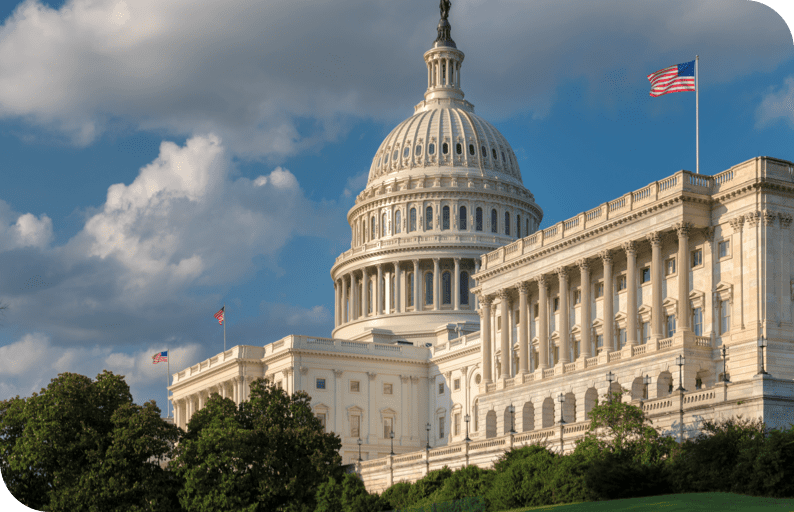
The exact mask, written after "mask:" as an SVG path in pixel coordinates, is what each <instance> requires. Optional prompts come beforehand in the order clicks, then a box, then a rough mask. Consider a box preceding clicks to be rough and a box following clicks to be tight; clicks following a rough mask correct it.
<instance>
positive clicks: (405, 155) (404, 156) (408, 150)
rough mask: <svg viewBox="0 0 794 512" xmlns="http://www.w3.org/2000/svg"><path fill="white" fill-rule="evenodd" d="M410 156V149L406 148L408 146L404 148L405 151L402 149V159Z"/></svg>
mask: <svg viewBox="0 0 794 512" xmlns="http://www.w3.org/2000/svg"><path fill="white" fill-rule="evenodd" d="M410 154H411V148H410V147H408V146H405V149H403V158H408V155H410Z"/></svg>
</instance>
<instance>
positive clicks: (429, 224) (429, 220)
mask: <svg viewBox="0 0 794 512" xmlns="http://www.w3.org/2000/svg"><path fill="white" fill-rule="evenodd" d="M431 229H433V207H432V206H428V207H427V208H425V231H430V230H431Z"/></svg>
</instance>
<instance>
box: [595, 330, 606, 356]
mask: <svg viewBox="0 0 794 512" xmlns="http://www.w3.org/2000/svg"><path fill="white" fill-rule="evenodd" d="M602 350H604V335H603V334H598V335H597V336H596V354H600V353H601V351H602Z"/></svg>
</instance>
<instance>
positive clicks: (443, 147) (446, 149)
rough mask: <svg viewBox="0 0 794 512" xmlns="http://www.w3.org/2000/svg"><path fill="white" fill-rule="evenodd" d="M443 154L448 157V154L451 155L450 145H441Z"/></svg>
mask: <svg viewBox="0 0 794 512" xmlns="http://www.w3.org/2000/svg"><path fill="white" fill-rule="evenodd" d="M441 152H442V153H443V154H445V155H446V154H447V153H449V144H447V143H446V142H445V143H443V144H441Z"/></svg>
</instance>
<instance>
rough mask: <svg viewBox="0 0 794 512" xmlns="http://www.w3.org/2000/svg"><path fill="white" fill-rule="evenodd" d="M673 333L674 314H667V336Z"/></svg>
mask: <svg viewBox="0 0 794 512" xmlns="http://www.w3.org/2000/svg"><path fill="white" fill-rule="evenodd" d="M674 334H675V315H667V337H668V338H670V337H671V336H673V335H674Z"/></svg>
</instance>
